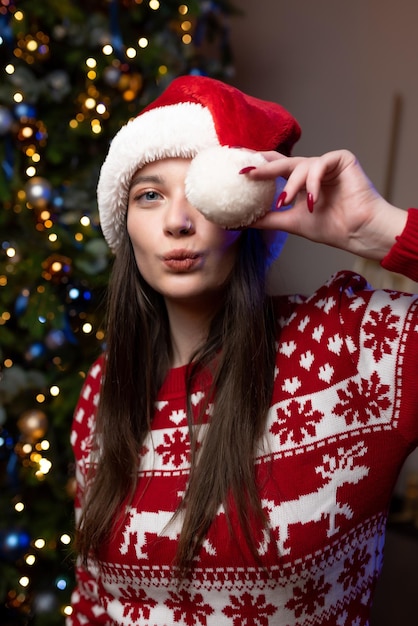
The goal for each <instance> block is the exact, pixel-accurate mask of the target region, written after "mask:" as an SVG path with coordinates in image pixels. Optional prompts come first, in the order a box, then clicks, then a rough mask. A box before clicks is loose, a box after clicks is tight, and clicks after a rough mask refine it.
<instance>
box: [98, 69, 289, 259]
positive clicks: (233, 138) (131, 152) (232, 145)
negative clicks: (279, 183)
mask: <svg viewBox="0 0 418 626" xmlns="http://www.w3.org/2000/svg"><path fill="white" fill-rule="evenodd" d="M299 136H300V127H299V125H298V123H297V122H296V120H295V119H294V118H293V117H292V116H291V115H290V114H289V113H288V112H287V111H286V110H285V109H284V108H283V107H281V106H280V105H278V104H276V103H273V102H267V101H264V100H260V99H258V98H254V97H252V96H249V95H247V94H245V93H243V92H241V91H239V90H238V89H236V88H235V87H232V86H231V85H227V84H225V83H223V82H221V81H218V80H215V79H213V78H208V77H203V76H181V77H179V78H177V79H175V80H173V81H172V82H171V83H170V85H169V86H168V87H167V89H166V90H165V91H164V92H163V93H162V94H161V95H160V96H159V97H158V98H157V99H156V100H155V101H154V102H152V103H151V104H149V105H148V106H147V107H146V108H144V109H143V110H142V111H141V113H140V114H139V115H138V116H137V117H136V118H134V119H133V120H131V121H130V122H128V123H127V124H126V125H125V126H124V127H122V128H121V130H120V131H119V132H118V133H117V134H116V136H115V138H114V139H113V141H112V143H111V145H110V149H109V152H108V155H107V157H106V160H105V162H104V163H103V166H102V169H101V173H100V178H99V184H98V189H97V192H98V205H99V213H100V222H101V227H102V230H103V234H104V237H105V239H106V240H107V242H108V244H109V246H110V248H111V249H112V250H113V251H116V250H117V248H118V246H119V243H120V240H121V234H122V229H123V228H124V227H125V226H124V221H125V215H126V211H127V204H128V195H129V187H130V183H131V180H132V177H133V175H134V173H135V172H136V171H137V170H138V169H139V168H140V167H142V166H143V165H145V164H146V163H150V162H152V161H156V160H160V159H164V158H168V157H183V158H190V159H193V161H192V162H191V167H190V168H189V174H188V176H187V180H186V195H187V197H188V199H189V201H190V202H191V203H192V204H193V205H194V206H195V207H196V208H197V209H199V210H201V211H202V213H203V214H204V215H205V216H206V217H207V218H208V219H212V220H213V221H216V222H218V223H220V224H221V225H223V226H226V227H229V228H231V227H238V226H242V225H245V224H248V223H250V222H251V221H253V220H254V219H256V218H257V217H259V216H260V215H261V214H263V213H265V212H266V210H268V208H270V205H271V202H272V201H273V197H274V188H273V189H272V185H273V187H274V183H272V182H271V181H269V182H268V183H267V184H266V181H259V182H256V181H251V180H250V179H249V178H248V177H246V176H242V175H241V176H240V175H239V170H240V169H241V168H242V167H245V166H250V165H257V164H258V163H260V159H261V161H262V160H263V159H262V157H261V155H260V154H257V153H258V152H259V151H267V150H278V151H279V152H282V153H284V154H289V153H290V150H291V148H292V146H293V144H294V143H295V142H296V141H297V140H298V138H299ZM237 147H239V148H240V149H239V150H237V149H236V148H237ZM243 148H244V149H245V148H247V149H248V150H242V149H243ZM253 151H255V152H253ZM266 189H267V191H266ZM249 200H250V204H251V206H250V207H248V201H249ZM254 203H255V204H254ZM268 203H270V204H269V205H268V206H266V204H268ZM257 207H258V208H257Z"/></svg>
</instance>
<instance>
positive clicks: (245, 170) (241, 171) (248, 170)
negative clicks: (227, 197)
mask: <svg viewBox="0 0 418 626" xmlns="http://www.w3.org/2000/svg"><path fill="white" fill-rule="evenodd" d="M251 170H255V167H254V165H248V167H243V168H242V170H240V171H239V174H248V172H251Z"/></svg>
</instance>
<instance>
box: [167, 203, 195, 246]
mask: <svg viewBox="0 0 418 626" xmlns="http://www.w3.org/2000/svg"><path fill="white" fill-rule="evenodd" d="M192 213H193V211H192V208H191V206H190V204H189V203H188V201H187V199H186V197H182V198H176V199H173V200H172V202H171V203H170V207H169V208H168V210H167V213H166V216H165V224H164V230H165V232H166V233H167V234H170V235H172V236H174V237H181V236H184V235H190V234H192V233H193V232H194V220H193V219H192Z"/></svg>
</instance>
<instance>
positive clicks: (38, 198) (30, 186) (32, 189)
mask: <svg viewBox="0 0 418 626" xmlns="http://www.w3.org/2000/svg"><path fill="white" fill-rule="evenodd" d="M25 193H26V199H27V201H28V202H30V204H31V205H32V206H33V207H34V208H35V209H43V208H44V207H45V206H46V205H47V204H48V203H49V201H50V200H51V197H52V187H51V184H50V183H49V181H47V180H46V178H42V177H41V176H34V177H33V178H31V179H30V180H29V181H28V182H27V183H26V185H25Z"/></svg>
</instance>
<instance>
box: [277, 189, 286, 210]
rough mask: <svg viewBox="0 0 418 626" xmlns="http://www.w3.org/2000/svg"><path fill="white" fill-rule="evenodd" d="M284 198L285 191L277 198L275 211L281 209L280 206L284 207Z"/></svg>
mask: <svg viewBox="0 0 418 626" xmlns="http://www.w3.org/2000/svg"><path fill="white" fill-rule="evenodd" d="M286 196H287V193H286V192H285V191H282V193H281V194H280V196H279V197H278V198H277V202H276V211H278V210H279V209H281V208H282V206H283V205H284V202H285V200H286Z"/></svg>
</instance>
